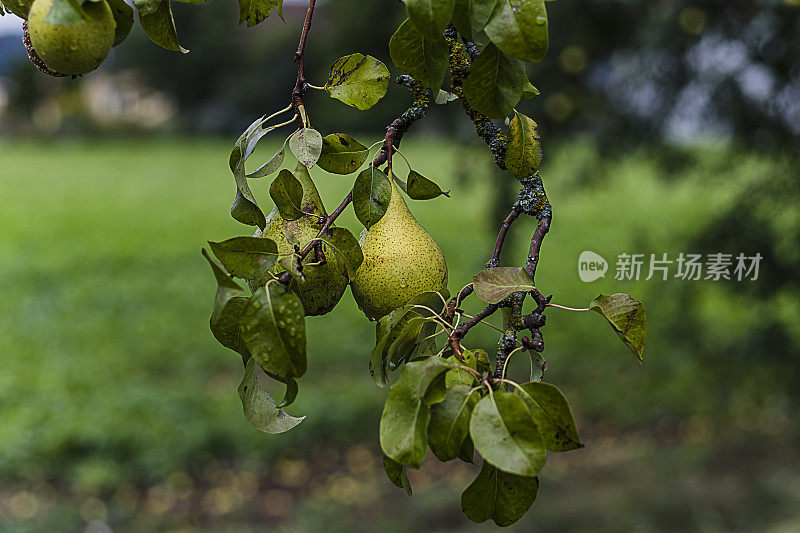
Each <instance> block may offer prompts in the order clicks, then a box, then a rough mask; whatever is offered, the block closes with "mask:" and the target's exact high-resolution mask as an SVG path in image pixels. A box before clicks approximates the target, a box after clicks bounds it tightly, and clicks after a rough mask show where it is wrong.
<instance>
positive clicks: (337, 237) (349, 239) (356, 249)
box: [323, 227, 364, 277]
mask: <svg viewBox="0 0 800 533" xmlns="http://www.w3.org/2000/svg"><path fill="white" fill-rule="evenodd" d="M330 232H331V234H330V235H328V236H326V237H325V238H324V239H323V240H324V241H325V242H326V243H328V244H329V245H330V246H331V247H332V248H333V249H334V250H336V253H337V254H338V255H339V256H340V257H341V258H342V259H344V266H345V268H346V269H347V275H348V276H349V277H352V276H353V274H355V273H356V270H358V267H360V266H361V263H363V262H364V253H363V252H362V251H361V245H360V244H358V239H356V237H355V235H353V234H352V233H350V230H349V229H347V228H338V227H336V228H331V229H330Z"/></svg>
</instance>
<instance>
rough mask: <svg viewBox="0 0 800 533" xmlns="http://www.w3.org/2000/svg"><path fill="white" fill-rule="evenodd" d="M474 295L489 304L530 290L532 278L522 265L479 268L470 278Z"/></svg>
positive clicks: (531, 288)
mask: <svg viewBox="0 0 800 533" xmlns="http://www.w3.org/2000/svg"><path fill="white" fill-rule="evenodd" d="M472 286H473V287H474V288H475V295H476V296H477V297H478V298H480V299H481V300H483V301H484V302H488V303H490V304H496V303H499V302H501V301H502V300H504V299H505V298H506V297H507V296H509V295H510V294H513V293H515V292H519V291H530V290H533V289H534V288H535V287H534V285H533V280H532V279H531V277H530V276H529V275H528V273H527V272H526V271H525V269H524V268H522V267H495V268H490V269H488V270H481V271H480V272H478V273H477V274H475V276H473V278H472Z"/></svg>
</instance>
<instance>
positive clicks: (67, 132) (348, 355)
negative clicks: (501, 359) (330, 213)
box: [0, 0, 800, 532]
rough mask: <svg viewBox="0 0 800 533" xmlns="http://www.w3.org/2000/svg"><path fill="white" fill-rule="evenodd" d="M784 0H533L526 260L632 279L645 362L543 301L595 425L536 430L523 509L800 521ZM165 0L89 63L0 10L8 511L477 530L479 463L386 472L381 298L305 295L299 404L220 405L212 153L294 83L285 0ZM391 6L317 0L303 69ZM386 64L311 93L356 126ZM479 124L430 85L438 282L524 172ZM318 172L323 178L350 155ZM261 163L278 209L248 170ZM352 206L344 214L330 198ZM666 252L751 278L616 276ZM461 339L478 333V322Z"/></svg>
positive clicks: (112, 520) (564, 285) (683, 521)
mask: <svg viewBox="0 0 800 533" xmlns="http://www.w3.org/2000/svg"><path fill="white" fill-rule="evenodd" d="M300 4H302V2H300ZM798 4H800V3H799V2H797V1H795V0H756V1H744V0H742V1H738V0H729V1H724V2H723V1H700V0H697V1H678V0H675V1H663V2H646V1H643V0H626V1H621V0H620V1H615V0H592V1H584V2H577V1H571V0H560V1H558V2H553V3H549V4H548V10H549V13H550V21H551V49H550V52H549V54H548V57H547V58H546V59H545V61H544V62H543V63H541V64H539V65H535V66H534V67H533V68H531V70H530V75H531V79H532V80H533V82H534V84H535V85H537V87H538V88H539V89H540V90H541V91H542V95H541V96H539V97H537V98H535V99H533V100H530V101H527V102H525V103H524V104H523V105H522V111H524V112H525V113H526V114H529V115H530V116H532V117H534V118H535V119H536V120H537V121H538V122H539V123H540V126H541V130H542V132H543V137H544V147H545V162H544V166H543V176H544V180H545V186H546V187H547V188H548V193H549V196H550V199H551V201H552V203H553V205H554V210H555V219H554V225H553V229H552V233H551V235H550V236H549V237H548V238H547V240H546V241H545V246H544V249H543V256H542V261H541V266H540V273H539V276H538V282H539V284H540V288H541V289H542V290H543V292H545V293H551V292H552V293H555V301H557V302H558V303H561V304H564V305H570V306H583V305H586V304H588V302H589V301H590V300H591V298H592V297H594V296H595V295H596V293H598V292H606V293H608V292H621V291H624V292H630V293H631V294H633V295H634V296H635V297H637V298H639V299H641V300H643V301H644V303H645V304H646V306H647V310H648V315H649V325H650V331H649V338H648V345H647V347H646V350H645V364H644V366H643V367H638V365H636V363H635V362H634V360H633V358H632V357H631V356H630V354H629V353H627V352H626V350H625V349H624V347H623V346H622V345H621V344H619V342H618V340H617V339H616V337H615V336H614V334H613V333H612V332H610V331H608V330H607V326H606V325H605V324H604V323H603V322H602V320H601V319H600V318H599V317H597V316H594V315H593V314H591V316H589V315H590V314H570V313H567V312H561V311H559V312H556V311H558V310H555V309H554V310H551V311H550V312H548V316H549V318H548V324H547V327H546V328H545V330H544V333H545V342H546V351H545V356H546V357H547V360H548V365H549V370H548V373H547V374H546V379H548V380H549V381H552V382H554V383H556V384H557V385H559V387H561V388H562V390H563V391H564V392H565V394H566V395H567V397H568V398H569V399H570V401H571V404H572V407H573V410H574V411H575V413H576V417H577V418H578V423H579V429H580V430H581V434H582V436H583V440H584V442H585V443H586V445H587V446H586V448H584V449H582V450H579V451H575V452H570V453H567V454H561V455H551V457H550V458H549V459H548V464H547V466H546V468H545V469H544V472H543V475H542V488H541V490H540V494H539V498H538V500H537V502H536V503H535V504H534V507H533V510H532V511H531V512H530V513H529V514H528V515H527V516H526V518H525V519H523V521H521V522H520V524H519V525H518V527H516V528H515V529H517V530H520V531H531V530H535V531H570V530H577V529H588V530H592V531H632V530H636V531H677V530H682V531H776V532H782V531H796V530H797V529H798V528H800V515H798V509H800V475H798V472H800V455H799V454H798V453H797V449H798V447H800V427H798V416H797V413H798V404H799V403H800V402H799V401H798V400H800V398H798V389H799V388H800V357H798V353H800V283H798V274H797V272H798V269H800V248H799V247H798V242H800V184H798V172H797V168H798V163H800V156H798V155H797V154H798V148H799V146H798V134H799V133H800V126H798V125H799V124H800V50H798V47H800V41H798V39H797V35H798V33H800V32H799V31H798V30H800V28H798V24H799V23H800V10H798V9H797V8H798ZM174 7H175V13H176V15H175V16H176V19H177V22H178V28H179V35H180V37H181V40H182V43H183V44H184V45H185V46H186V47H187V48H190V49H191V50H192V52H191V53H190V54H188V55H186V56H181V55H178V54H174V53H168V52H165V51H163V50H161V49H159V48H157V47H155V46H154V45H152V44H151V43H149V41H147V40H146V38H145V37H144V36H143V35H142V34H141V32H140V30H135V32H134V34H133V35H132V36H131V38H130V39H129V40H128V41H126V43H125V44H124V45H123V46H121V47H120V48H119V49H116V50H115V51H114V52H113V55H112V56H111V57H110V60H109V61H108V62H107V64H106V65H104V66H103V67H102V68H101V70H100V71H98V72H95V73H93V74H92V75H89V76H87V77H85V78H84V79H78V80H51V79H46V78H44V77H43V76H41V75H40V74H39V73H38V72H36V71H35V70H34V69H32V68H31V67H30V65H28V64H27V63H26V61H27V60H26V59H25V57H24V51H23V50H22V47H21V45H20V44H19V42H18V41H19V36H18V35H17V34H16V33H15V31H16V30H14V31H12V32H11V33H4V34H3V35H4V36H0V199H2V200H3V204H2V209H0V229H2V231H0V294H2V295H3V297H2V299H0V317H2V320H0V365H1V366H2V371H0V529H2V530H10V531H52V530H84V529H86V530H89V531H108V530H109V529H112V530H114V531H142V530H169V531H190V530H211V531H217V530H219V531H222V530H235V531H246V530H263V529H265V528H268V529H270V530H275V531H318V530H321V529H325V530H331V531H348V532H349V531H375V530H380V531H384V530H385V531H409V530H431V531H460V530H470V529H485V528H486V527H488V526H485V525H484V526H473V525H472V524H470V523H469V522H468V521H467V520H466V519H465V518H463V517H462V516H461V515H460V513H459V510H458V498H459V494H460V490H461V489H463V487H465V486H466V485H467V484H468V483H469V481H470V479H471V478H472V477H473V476H474V475H475V469H474V468H472V467H469V466H466V465H455V464H445V465H440V464H438V462H436V461H428V462H427V463H426V464H425V465H423V468H422V469H421V470H420V471H418V472H411V473H410V475H411V481H412V484H413V485H414V489H415V493H416V494H415V498H413V499H408V498H406V496H405V495H404V494H403V493H402V491H400V489H397V488H395V487H394V486H392V485H391V484H389V482H388V481H387V480H385V479H384V476H383V472H382V469H381V466H380V452H379V447H378V443H377V422H378V419H379V416H380V409H381V405H382V401H383V398H384V395H385V391H383V390H380V389H378V388H376V387H375V386H374V385H373V384H372V381H371V380H370V379H369V376H368V375H367V370H366V362H367V359H368V357H369V353H370V350H371V345H372V343H373V342H374V340H373V338H374V333H373V327H372V325H371V324H369V323H367V322H366V321H365V320H364V319H363V316H362V315H361V314H360V312H359V311H358V310H357V309H356V307H355V304H353V302H352V299H351V298H350V297H349V294H346V295H345V298H344V299H343V301H342V304H340V306H339V307H338V308H337V309H336V310H335V311H334V312H333V313H331V314H330V315H328V316H326V317H324V318H314V319H310V320H309V354H310V355H309V359H310V364H309V374H308V375H307V376H305V377H304V378H303V380H302V382H301V394H300V398H299V399H298V402H297V404H296V405H294V406H292V408H291V409H290V411H291V412H292V414H307V415H308V419H307V420H306V421H305V422H303V424H301V425H300V426H299V427H298V428H297V429H295V430H294V431H292V432H290V433H288V434H285V435H280V436H267V435H264V434H260V433H258V432H257V431H256V430H254V429H253V428H252V427H251V426H250V425H249V424H248V423H247V422H246V421H245V420H244V418H243V416H242V415H241V405H240V403H239V400H238V398H237V396H236V386H237V385H238V382H239V380H240V379H241V374H242V369H241V366H240V363H239V362H238V361H237V359H238V357H237V356H236V355H235V354H233V352H226V351H225V350H224V349H222V348H220V347H218V345H217V344H216V343H215V342H214V341H213V339H212V338H211V335H210V333H209V331H208V324H207V320H208V315H209V312H210V307H211V300H212V299H213V292H214V283H213V280H212V277H211V275H210V272H209V271H208V268H207V266H206V265H205V263H204V262H203V261H202V258H201V257H200V255H199V248H200V247H201V246H202V245H203V244H204V242H205V240H207V239H210V240H221V239H224V238H227V237H229V236H231V235H236V234H247V233H248V230H247V229H246V228H243V227H242V226H240V225H238V224H237V223H236V222H234V221H233V220H231V219H230V217H229V216H228V207H229V199H231V198H232V190H233V184H232V181H231V179H230V175H229V170H228V169H227V155H228V151H229V149H230V146H231V143H232V140H233V139H232V136H233V135H234V134H236V133H238V131H240V130H241V129H243V128H244V127H245V126H246V125H247V124H249V123H250V122H251V120H252V118H253V117H254V116H257V115H258V114H260V113H263V112H268V111H270V110H272V109H275V108H279V107H283V105H284V102H286V98H287V94H288V91H289V89H290V88H291V86H292V85H293V82H294V69H293V65H292V64H291V60H290V58H291V56H292V53H293V51H294V49H295V47H296V38H297V34H298V27H299V20H300V18H301V16H302V14H303V8H302V7H301V6H299V5H298V4H296V3H294V4H291V5H290V3H287V9H286V12H285V14H286V19H287V23H286V24H284V23H282V22H281V21H280V20H279V19H278V18H277V17H273V18H271V19H270V20H268V21H267V22H266V23H265V24H263V25H261V26H258V27H255V28H249V29H247V28H240V27H237V26H235V22H236V16H237V13H236V7H235V4H233V3H231V2H223V1H221V0H216V1H214V2H211V3H209V4H208V5H203V6H187V5H183V4H175V6H174ZM402 12H403V9H402V6H401V5H399V3H395V2H392V1H388V0H386V1H382V2H360V1H357V0H336V1H333V0H329V1H327V2H320V6H319V10H318V12H317V14H316V15H315V21H314V29H313V31H312V34H311V38H310V41H309V48H308V52H307V53H308V60H307V68H308V72H309V75H310V77H311V81H312V82H313V83H317V84H322V83H323V82H324V79H325V77H326V75H327V69H328V66H329V65H330V64H331V63H332V62H333V60H335V59H336V58H337V57H339V56H341V55H344V54H347V53H352V52H354V51H361V52H365V53H370V54H372V55H375V56H376V57H379V58H382V59H384V60H385V61H387V64H389V63H388V52H387V46H386V42H387V40H388V36H389V35H390V34H391V32H392V31H393V29H394V28H395V27H396V25H397V24H398V23H399V21H400V20H401V18H402ZM9 21H10V22H14V20H13V17H5V18H4V19H3V21H2V22H3V24H2V25H1V26H0V28H2V31H7V30H8V28H10V27H11V26H12V25H13V24H11V23H10V22H9ZM393 72H395V71H393ZM390 89H391V90H390V93H389V95H388V96H387V97H386V98H385V99H384V100H382V101H381V102H380V103H379V104H378V105H377V106H376V107H375V108H374V109H373V110H372V111H370V112H366V113H361V112H358V111H355V110H353V109H351V108H348V107H346V106H344V105H342V104H340V103H339V102H336V101H333V100H330V99H328V98H327V97H326V96H324V95H321V94H312V95H310V96H309V99H308V103H309V106H310V108H311V112H312V120H313V122H314V125H315V126H316V127H318V128H319V129H320V130H321V131H322V132H323V133H329V132H334V131H349V132H351V133H354V134H356V135H357V137H358V138H359V140H360V141H361V142H362V143H364V144H371V143H372V142H373V141H374V140H377V139H378V138H380V137H381V136H382V134H383V132H382V130H383V127H384V125H385V124H387V123H388V122H390V121H391V120H392V118H394V117H395V116H397V115H398V114H399V113H400V112H401V111H402V110H403V109H404V108H405V107H406V105H407V104H408V94H407V92H405V90H404V89H402V88H399V87H392V88H390ZM470 128H471V126H470V124H469V123H468V121H466V120H465V119H464V118H463V116H461V113H460V111H459V110H458V108H457V105H456V104H450V105H449V106H446V107H439V106H437V107H436V108H435V109H434V110H433V112H432V113H431V116H430V117H428V118H427V119H426V120H424V121H421V122H420V123H419V124H417V125H415V126H414V129H413V130H412V131H411V132H410V133H409V135H408V136H407V138H406V140H404V142H403V152H404V153H405V154H406V156H407V157H409V159H410V160H411V161H412V163H413V164H414V166H415V167H416V168H418V169H419V170H420V171H422V172H423V173H425V174H426V175H427V176H429V177H431V178H434V179H436V180H437V181H438V182H439V184H440V185H441V186H442V187H443V188H444V189H452V191H453V198H452V199H450V200H448V199H444V198H441V199H438V200H434V201H431V202H415V203H414V204H413V205H412V209H413V210H414V212H415V213H416V214H417V216H418V218H419V219H420V220H421V221H422V222H423V223H424V224H425V225H426V226H427V227H428V228H429V229H430V230H431V233H432V234H433V235H434V236H435V237H436V238H437V240H438V241H439V242H440V244H441V245H442V248H443V249H444V251H445V254H446V256H447V258H448V262H449V265H450V268H451V272H450V279H451V286H450V289H451V291H455V290H457V289H458V288H460V287H461V286H462V285H463V284H465V283H467V282H468V281H469V280H470V278H471V276H472V274H473V273H474V272H475V271H477V270H479V269H480V268H482V265H483V261H484V260H485V259H486V258H487V256H488V254H489V251H490V246H491V243H492V239H493V236H494V235H495V234H496V231H497V226H498V224H499V221H500V220H501V219H502V216H504V215H505V212H507V210H508V205H509V203H510V201H511V199H512V198H513V195H514V193H515V189H516V187H515V182H514V181H513V180H511V179H509V178H508V177H507V176H504V175H501V174H499V173H497V172H496V171H495V170H494V169H493V167H492V166H491V164H490V161H489V159H490V158H489V155H488V152H487V151H486V150H485V148H484V147H483V146H482V145H481V144H480V143H479V142H478V141H477V140H476V139H475V137H474V133H473V132H472V131H471V130H470ZM286 133H287V134H288V132H286ZM277 142H278V141H277V140H275V143H277ZM265 144H266V145H269V142H265ZM274 147H275V144H273V145H270V146H264V147H263V148H260V149H259V151H261V150H263V153H264V154H267V153H268V151H269V149H270V148H274ZM256 157H258V154H257V155H256ZM316 177H317V182H318V184H319V187H320V189H321V191H322V194H323V197H324V198H325V200H326V202H327V203H328V205H329V206H331V205H335V204H336V203H338V201H339V199H340V198H341V197H343V195H344V194H345V193H346V190H347V187H348V183H349V180H348V179H343V178H341V177H338V176H330V175H327V174H325V173H324V172H321V171H318V172H317V176H316ZM255 190H256V194H257V195H258V197H259V199H260V200H261V201H262V204H264V205H267V206H268V205H269V199H268V198H267V195H266V183H262V184H257V185H256V187H255ZM501 215H502V216H501ZM343 224H344V225H346V226H348V227H350V228H351V229H352V230H354V231H356V229H357V227H358V226H357V222H356V221H355V218H354V217H353V216H352V214H351V212H348V213H346V215H345V216H344V217H343ZM532 227H533V226H532V221H522V222H520V223H518V225H516V224H515V226H514V230H513V231H512V236H513V239H512V241H511V243H510V247H509V248H508V249H507V250H506V252H505V254H504V262H505V263H506V264H516V263H519V262H520V261H522V259H523V258H524V256H525V251H526V245H527V242H526V241H527V235H528V233H529V232H530V231H531V230H532ZM583 250H593V251H595V252H597V253H599V254H601V255H603V256H604V257H606V259H608V260H609V262H610V263H611V264H610V270H609V273H608V274H607V275H606V278H605V279H603V280H599V281H596V282H593V283H591V284H585V283H582V282H581V281H580V280H579V279H578V276H577V269H576V262H577V258H578V255H579V254H580V252H581V251H583ZM680 252H684V253H716V252H724V253H732V254H738V253H740V252H742V253H745V254H747V255H753V254H755V253H761V254H762V256H764V259H763V260H762V263H761V272H760V275H759V278H758V280H757V281H742V282H737V281H719V282H711V281H684V280H679V279H669V280H667V281H662V280H660V279H652V280H649V281H645V280H641V281H638V282H630V281H625V282H623V281H616V280H614V279H613V273H614V272H613V269H614V264H613V263H614V261H615V258H616V256H617V255H618V254H621V253H645V254H650V253H654V254H657V255H660V254H662V253H668V254H670V257H672V258H674V257H675V256H677V254H678V253H680ZM477 305H478V304H476V303H475V302H471V303H470V304H468V305H467V306H466V308H467V309H468V310H474V308H475V307H476V306H477ZM471 342H472V343H473V345H474V346H475V347H479V346H482V347H485V348H489V349H491V348H492V347H493V346H494V344H495V342H496V338H495V335H494V331H493V330H491V329H489V328H486V329H485V331H484V330H481V331H476V336H475V337H474V338H472V340H471ZM514 371H520V369H514Z"/></svg>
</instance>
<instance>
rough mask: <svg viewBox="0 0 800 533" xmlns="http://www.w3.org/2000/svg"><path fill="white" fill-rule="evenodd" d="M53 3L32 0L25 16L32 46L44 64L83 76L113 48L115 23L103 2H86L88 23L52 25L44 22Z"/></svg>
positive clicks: (47, 0)
mask: <svg viewBox="0 0 800 533" xmlns="http://www.w3.org/2000/svg"><path fill="white" fill-rule="evenodd" d="M53 2H54V0H34V2H33V5H31V9H30V12H29V13H28V31H29V32H30V34H31V45H32V46H33V49H34V50H36V53H37V54H38V55H39V57H41V58H42V61H44V64H45V65H47V68H49V69H50V70H52V71H55V72H59V73H61V74H73V75H78V74H86V73H87V72H91V71H93V70H94V69H96V68H97V67H99V66H100V63H102V62H103V60H104V59H105V58H106V56H107V55H108V53H109V52H110V51H111V47H112V46H113V45H114V31H115V29H116V27H117V23H116V22H115V21H114V14H113V13H112V11H111V8H110V7H109V5H108V2H106V0H100V1H99V2H85V3H84V4H83V10H84V11H85V12H86V15H88V17H89V18H88V19H87V20H82V21H81V22H78V23H77V24H68V25H55V24H50V23H49V22H47V21H46V20H45V18H46V17H47V14H48V13H49V12H50V8H51V7H52V6H53Z"/></svg>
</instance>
